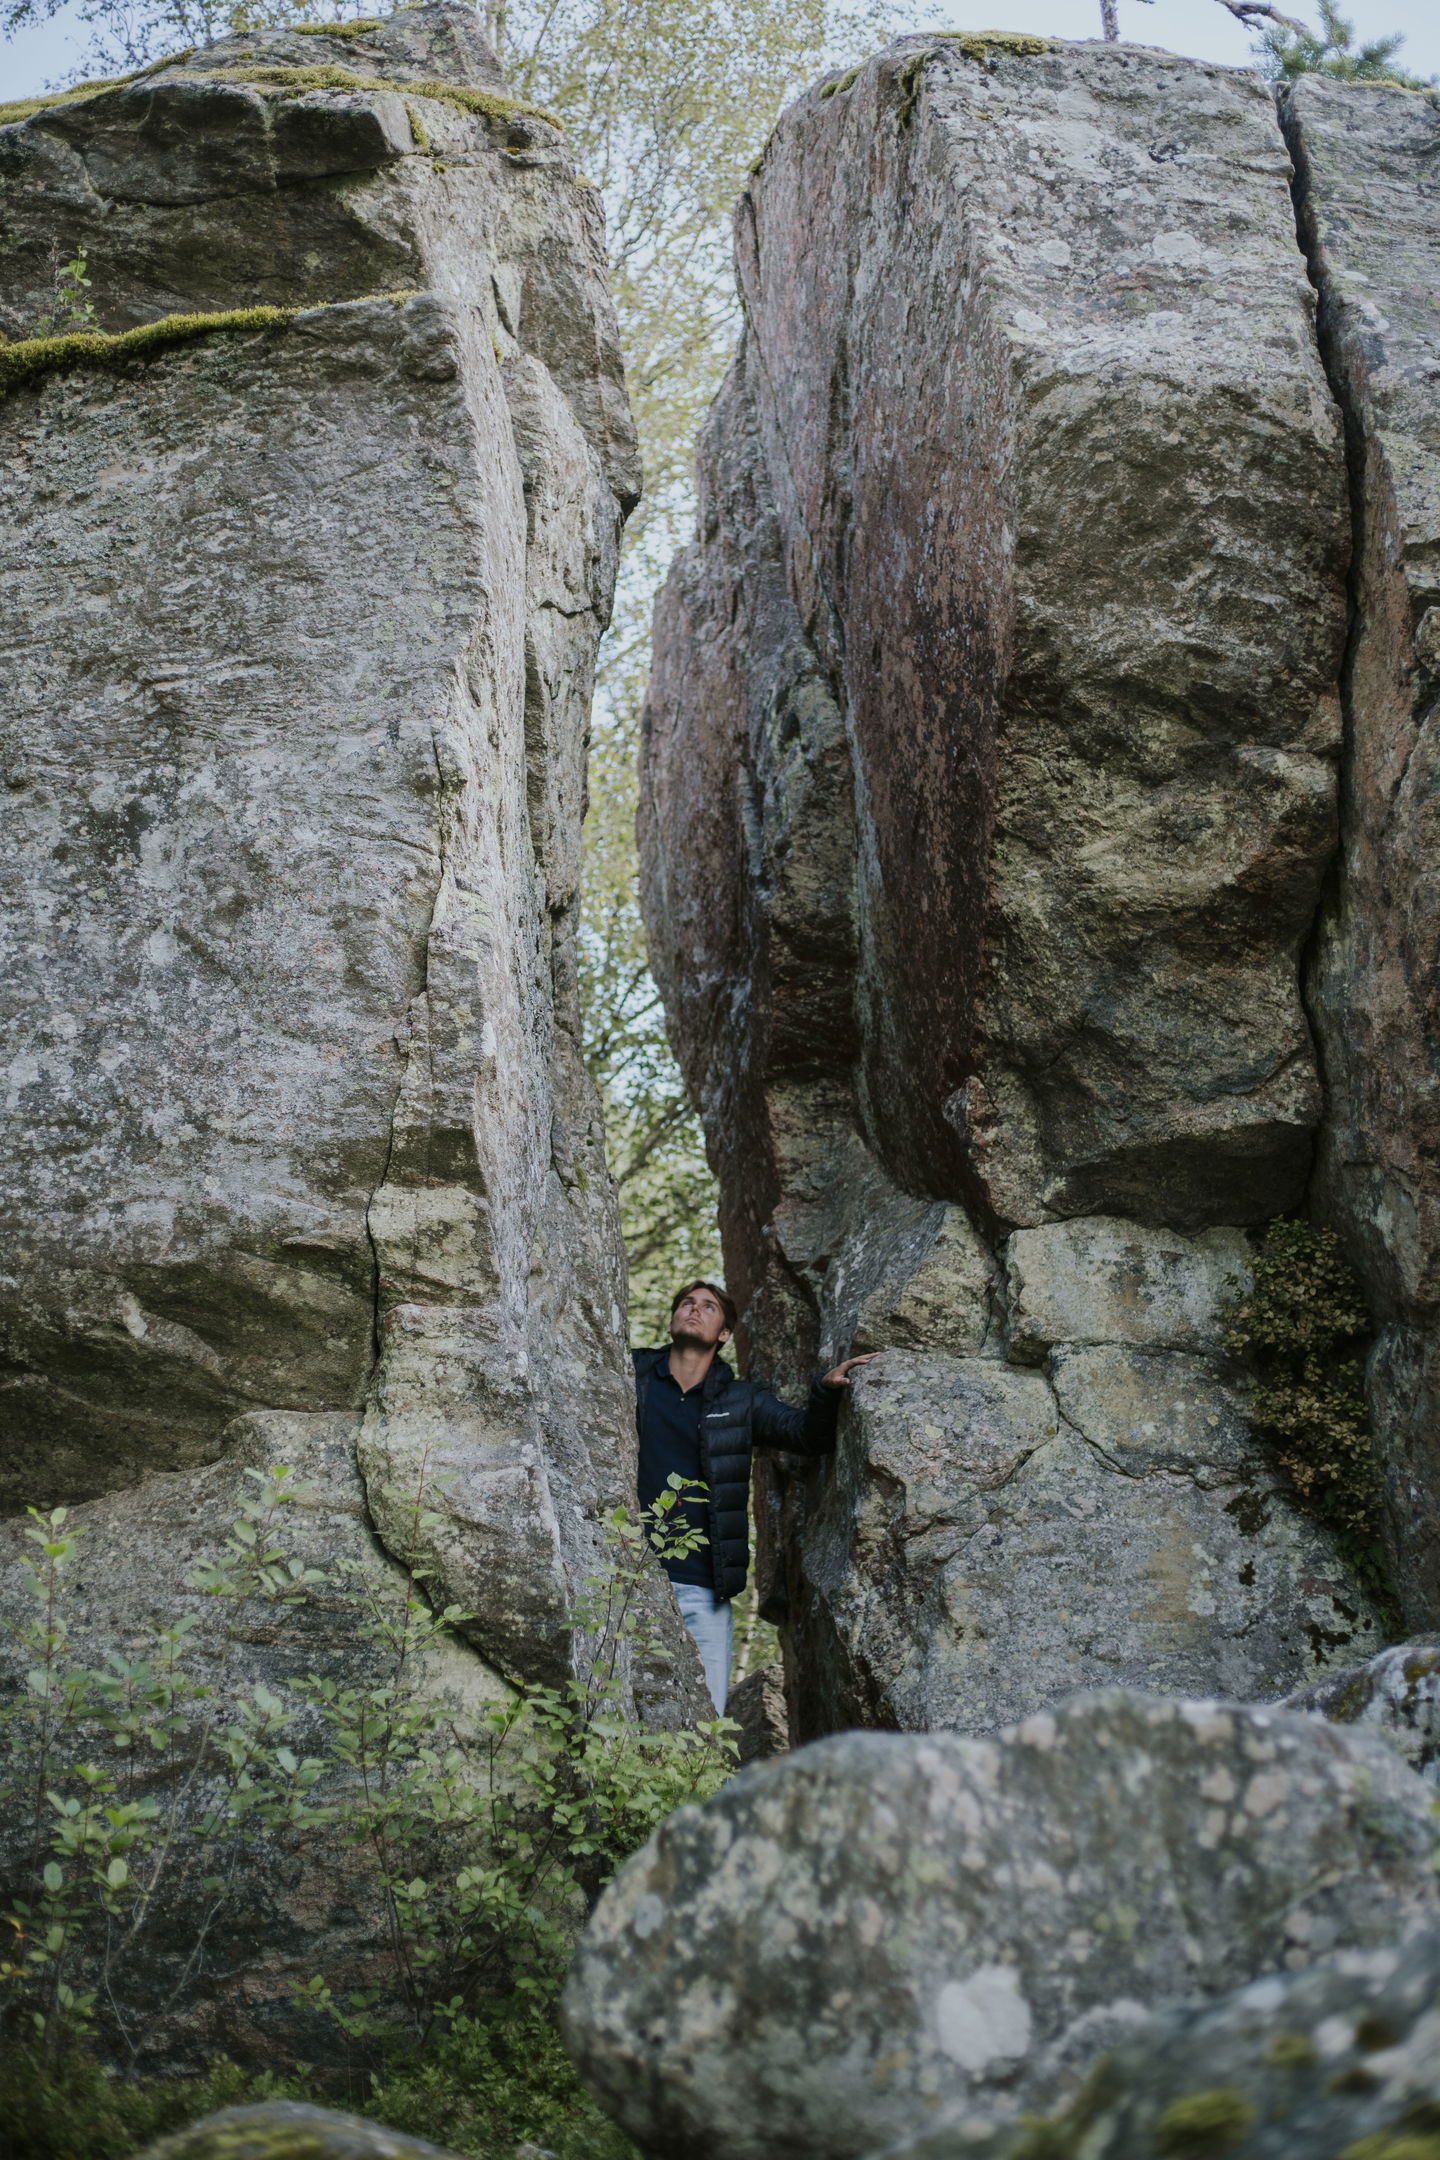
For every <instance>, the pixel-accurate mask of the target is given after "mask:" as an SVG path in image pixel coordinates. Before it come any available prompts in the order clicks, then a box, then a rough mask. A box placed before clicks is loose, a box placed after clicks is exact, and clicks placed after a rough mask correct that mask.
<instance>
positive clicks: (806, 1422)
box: [750, 1379, 840, 1455]
mask: <svg viewBox="0 0 1440 2160" xmlns="http://www.w3.org/2000/svg"><path fill="white" fill-rule="evenodd" d="M839 1416H840V1389H839V1388H827V1387H822V1386H821V1385H820V1382H819V1380H818V1379H817V1380H814V1381H812V1383H811V1386H810V1399H809V1401H808V1402H807V1403H806V1405H805V1407H804V1409H803V1410H792V1409H791V1407H790V1405H789V1403H783V1402H781V1400H780V1398H779V1396H778V1395H772V1394H771V1393H770V1391H769V1389H768V1388H761V1387H757V1388H756V1390H755V1396H754V1403H753V1408H752V1410H751V1423H750V1436H751V1439H752V1441H753V1443H754V1445H755V1446H756V1447H757V1448H788V1449H789V1451H790V1452H791V1454H794V1455H832V1454H833V1453H834V1452H835V1426H836V1422H837V1420H838V1418H839Z"/></svg>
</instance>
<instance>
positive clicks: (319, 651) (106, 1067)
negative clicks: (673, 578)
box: [0, 5, 699, 1711]
mask: <svg viewBox="0 0 1440 2160" xmlns="http://www.w3.org/2000/svg"><path fill="white" fill-rule="evenodd" d="M332 47H333V48H335V49H332ZM317 63H319V64H322V65H328V64H340V65H343V66H345V67H347V68H349V69H351V70H352V71H353V72H356V73H361V74H368V75H375V76H378V77H381V78H384V79H386V80H388V81H393V82H394V83H395V84H396V85H397V86H398V88H397V90H395V91H392V90H390V89H387V88H385V87H383V84H382V87H381V88H380V89H378V90H311V89H306V88H305V87H304V86H303V85H296V84H295V83H294V82H293V80H291V81H289V82H287V81H286V80H283V79H282V80H281V81H280V82H278V83H277V82H275V81H267V80H264V79H263V70H264V69H267V68H273V67H274V66H276V65H278V66H281V67H286V66H291V65H299V66H302V67H313V66H314V65H315V64H317ZM257 68H259V69H261V70H262V79H258V80H256V79H251V80H248V81H247V80H242V79H241V78H242V77H244V76H245V75H246V72H247V70H248V71H249V74H250V76H251V77H252V78H253V77H254V75H255V70H256V69H257ZM447 70H449V71H450V72H451V75H452V79H453V80H455V81H457V82H459V83H461V84H462V85H468V86H469V88H470V89H471V90H477V89H478V90H480V91H482V92H484V93H485V94H486V95H489V96H491V103H490V105H489V106H486V107H485V108H484V109H482V110H478V111H469V110H459V109H457V108H456V107H455V105H454V104H452V103H447V102H445V101H444V99H443V98H437V97H433V96H425V95H422V94H420V93H418V92H414V91H413V88H412V90H411V94H409V95H408V96H403V97H402V96H401V95H399V89H403V88H404V87H405V86H407V85H411V86H413V84H414V82H415V80H416V79H417V77H418V78H435V77H438V76H441V75H443V74H445V72H446V71H447ZM502 88H503V86H502V85H500V83H499V79H498V76H497V74H496V71H495V67H494V61H493V55H491V54H490V53H489V49H488V47H486V45H485V42H484V39H483V37H482V36H481V34H480V31H479V29H478V26H477V23H476V19H475V17H474V15H473V12H472V11H470V10H468V9H465V8H461V7H454V6H444V5H441V6H432V7H428V8H421V9H417V10H407V11H402V12H401V14H399V15H398V16H396V17H394V18H393V19H392V20H391V22H390V23H389V24H387V25H383V26H381V27H380V28H378V29H377V30H375V31H374V32H373V33H371V34H369V35H368V36H367V37H366V38H365V39H363V40H360V41H358V42H352V41H344V40H328V41H327V40H325V39H323V38H318V39H314V38H308V37H296V36H292V35H290V34H289V33H282V32H275V33H271V32H256V33H254V34H253V35H251V36H248V37H246V38H242V39H232V40H225V41H222V42H221V43H220V44H218V45H215V46H212V47H208V48H206V49H205V50H204V51H203V52H201V53H199V54H196V55H193V56H191V57H190V58H189V59H187V60H186V61H185V62H184V63H183V64H177V65H176V66H174V67H170V68H167V69H165V70H162V71H160V72H159V73H157V74H152V75H149V76H147V77H145V78H144V79H143V80H142V81H140V82H137V83H135V84H132V85H130V86H128V87H125V88H121V89H119V90H116V91H113V92H106V93H103V94H101V95H99V96H97V97H94V98H91V99H88V100H84V101H80V102H78V103H74V104H69V105H66V106H64V107H62V108H53V109H49V110H46V111H42V112H40V113H38V114H36V115H35V116H34V118H33V119H30V120H27V121H25V122H23V123H21V124H18V125H14V126H10V127H7V128H4V129H0V233H3V235H4V239H3V242H0V290H3V292H4V295H5V305H6V307H7V308H8V309H9V310H10V312H9V314H8V315H7V316H6V317H5V321H6V324H7V326H8V327H11V328H13V329H15V330H20V331H23V330H25V329H26V328H28V327H30V326H32V325H33V323H34V321H35V319H36V316H37V314H38V313H39V312H40V310H41V306H42V302H43V299H44V295H43V293H42V292H41V291H40V288H39V287H38V286H37V284H36V278H37V277H38V276H39V274H40V273H39V271H38V270H37V267H36V266H37V264H39V263H41V261H42V257H43V259H44V261H46V262H48V260H49V250H50V248H51V246H52V245H54V246H57V247H58V249H59V252H60V255H61V258H62V259H63V258H64V257H65V256H66V255H67V254H68V253H69V252H70V251H71V250H73V249H75V248H77V247H83V248H84V250H85V251H86V257H87V264H88V270H89V274H90V276H91V278H92V290H93V293H94V296H95V303H96V306H97V308H98V310H99V313H100V319H101V321H102V324H103V325H104V326H105V327H107V328H123V327H126V326H127V324H128V323H130V322H132V321H134V320H136V319H141V320H143V319H148V318H150V317H154V316H158V315H160V314H162V313H164V312H166V311H167V310H170V309H174V308H177V307H179V308H197V307H203V308H211V309H213V308H221V309H224V308H233V307H235V306H237V305H248V304H250V303H251V302H253V301H255V300H257V299H264V300H276V299H279V300H283V301H284V302H285V303H287V304H289V305H296V304H300V305H304V304H305V303H307V302H309V301H311V300H314V301H317V302H320V303H323V304H321V305H317V306H313V307H308V308H307V309H306V312H304V313H302V314H301V315H300V316H299V317H298V319H297V320H296V321H295V322H294V323H293V325H291V326H290V327H289V328H287V329H284V330H280V331H276V332H273V333H266V334H255V333H249V334H244V335H238V334H217V335H213V336H209V337H205V338H199V339H196V340H195V341H193V342H192V343H190V344H189V345H184V346H181V347H178V348H175V349H172V350H169V351H167V352H165V353H164V354H161V355H158V356H156V357H154V358H152V359H150V360H149V361H147V362H146V363H145V364H137V365H132V366H131V367H129V368H127V369H126V370H124V371H123V372H122V373H121V374H119V375H118V376H117V375H115V374H113V373H101V372H96V371H93V370H80V371H78V372H73V373H67V374H61V375H52V376H49V377H46V378H43V379H42V380H40V381H39V382H38V383H36V384H35V385H34V386H32V387H29V388H26V389H23V390H19V391H17V392H15V393H14V394H13V395H11V396H10V397H8V398H6V399H5V400H4V402H3V404H0V503H3V529H4V539H3V541H0V549H3V567H0V576H3V581H4V589H5V593H6V636H7V640H8V645H9V657H8V660H7V664H6V666H5V668H4V670H3V672H0V699H3V703H4V708H5V709H4V715H3V721H0V726H3V734H0V764H3V769H4V774H5V779H6V784H7V788H8V798H7V799H8V802H9V805H10V822H9V826H8V829H7V841H8V844H7V848H6V851H5V860H4V865H3V869H0V944H3V953H4V984H5V989H4V996H5V999H6V1005H5V1011H4V1030H5V1053H4V1060H5V1062H4V1080H5V1103H6V1110H5V1116H6V1124H5V1138H4V1150H3V1170H0V1255H3V1269H0V1416H3V1429H4V1447H3V1481H0V1491H3V1499H4V1503H5V1504H8V1505H9V1506H11V1507H19V1506H21V1505H23V1504H24V1503H27V1502H32V1501H33V1502H53V1501H57V1500H65V1501H73V1500H80V1499H84V1498H86V1497H88V1496H92V1495H95V1494H100V1493H104V1492H106V1491H113V1490H118V1489H120V1488H123V1487H125V1486H126V1485H128V1484H131V1483H133V1482H134V1481H135V1480H136V1479H137V1478H139V1477H141V1476H143V1475H144V1474H146V1473H147V1472H150V1471H153V1470H166V1471H179V1470H182V1469H186V1468H189V1467H193V1466H195V1465H198V1464H202V1463H205V1462H207V1461H209V1460H212V1459H213V1458H214V1457H216V1456H217V1455H218V1454H219V1453H220V1452H221V1451H222V1449H223V1448H224V1447H225V1446H226V1445H227V1440H226V1434H227V1431H233V1429H234V1421H235V1419H236V1418H237V1416H243V1415H246V1414H249V1413H252V1412H256V1411H286V1412H296V1413H307V1414H315V1415H322V1416H325V1415H330V1414H334V1413H342V1412H343V1413H356V1414H360V1415H362V1416H363V1432H362V1435H361V1439H360V1442H359V1461H360V1465H361V1471H362V1475H363V1477H364V1480H365V1486H366V1492H367V1496H368V1502H369V1506H370V1508H371V1511H372V1514H373V1516H374V1519H375V1521H376V1523H377V1525H378V1526H379V1528H380V1530H381V1534H382V1535H387V1536H389V1535H393V1533H394V1530H395V1518H396V1511H397V1510H403V1504H404V1503H403V1498H398V1497H397V1495H400V1496H404V1495H408V1494H409V1493H410V1492H411V1491H413V1489H414V1487H415V1484H416V1482H417V1480H418V1478H419V1477H420V1475H421V1473H422V1469H423V1472H424V1474H425V1476H426V1477H427V1479H428V1480H429V1481H430V1482H431V1483H432V1486H433V1485H434V1481H435V1480H436V1479H437V1478H439V1479H440V1480H441V1483H440V1484H439V1486H438V1487H437V1488H435V1489H437V1490H438V1491H439V1492H440V1493H442V1494H443V1495H444V1496H445V1497H444V1498H443V1499H442V1500H441V1502H440V1509H441V1513H442V1514H443V1515H444V1516H445V1522H444V1527H443V1528H442V1529H441V1530H438V1531H437V1532H436V1534H435V1537H434V1542H433V1550H432V1551H431V1552H430V1553H429V1554H428V1558H429V1559H430V1561H431V1563H432V1565H433V1566H434V1567H435V1569H436V1571H437V1573H436V1587H437V1590H438V1591H439V1593H440V1594H442V1595H443V1596H444V1597H446V1598H453V1599H454V1600H455V1601H457V1602H458V1603H460V1604H462V1605H463V1606H464V1607H465V1608H466V1610H467V1611H469V1612H471V1613H473V1615H474V1618H473V1620H472V1621H471V1622H470V1623H469V1625H470V1628H471V1632H472V1634H473V1636H474V1639H475V1640H476V1642H477V1644H478V1645H479V1647H480V1648H481V1649H482V1651H483V1653H484V1655H485V1657H486V1658H487V1659H488V1660H489V1662H490V1663H492V1664H493V1665H495V1666H497V1667H499V1668H501V1669H503V1670H504V1671H506V1672H507V1673H509V1674H511V1675H512V1676H525V1677H541V1676H543V1677H545V1678H549V1679H554V1678H558V1677H560V1676H561V1675H562V1674H563V1673H564V1672H565V1671H567V1670H568V1668H569V1662H570V1654H571V1643H570V1631H569V1627H568V1614H569V1609H570V1604H571V1601H572V1599H573V1596H574V1593H575V1591H576V1589H577V1587H578V1585H579V1584H580V1583H581V1582H582V1581H583V1580H584V1579H585V1577H586V1576H587V1575H588V1573H589V1572H590V1571H591V1569H592V1567H593V1565H594V1562H595V1555H596V1550H597V1542H596V1540H597V1533H596V1520H597V1517H598V1515H599V1514H600V1512H601V1511H602V1510H603V1509H605V1508H608V1507H610V1506H613V1505H614V1504H615V1503H616V1502H618V1501H619V1500H621V1499H622V1498H623V1497H624V1496H625V1494H626V1492H627V1490H629V1489H630V1488H629V1480H630V1476H631V1462H632V1450H633V1437H632V1435H633V1415H632V1410H631V1381H630V1377H629V1369H628V1357H627V1355H626V1350H625V1336H624V1325H623V1307H624V1303H625V1287H624V1263H623V1254H622V1248H621V1244H620V1238H619V1230H618V1223H617V1219H616V1213H615V1207H614V1200H613V1193H612V1190H611V1187H610V1184H609V1180H608V1176H607V1174H606V1170H605V1165H604V1157H603V1136H602V1132H601V1126H600V1116H599V1107H598V1103H597V1101H596V1098H595V1096H594V1092H593V1090H592V1088H591V1086H590V1083H589V1081H588V1079H587V1077H586V1075H585V1072H584V1068H583V1064H582V1061H581V1057H580V1049H579V1017H578V1004H577V994H576V975H575V956H574V939H575V926H576V914H577V907H578V881H579V860H580V818H581V813H582V806H583V799H584V787H585V741H586V730H587V726H588V714H589V698H590V690H591V683H592V678H593V666H594V654H595V647H596V643H597V640H598V637H599V635H600V632H601V630H602V629H603V627H604V624H605V622H606V620H607V618H608V611H609V605H610V596H611V589H612V585H613V579H614V571H615V557H616V546H617V542H618V537H619V531H620V526H621V522H622V519H623V515H624V513H625V511H626V509H627V508H628V506H629V505H630V503H631V502H632V501H633V499H634V495H635V491H636V488H637V485H638V466H637V458H636V451H635V441H634V434H633V430H632V428H631V425H630V422H629V418H628V413H627V409H626V405H625V398H624V389H623V383H622V379H621V367H620V358H619V351H618V346H617V343H616V333H615V324H614V317H613V312H612V309H611V305H610V300H609V297H608V293H607V290H606V284H605V265H604V235H603V225H602V216H601V210H600V204H599V199H598V197H597V196H596V194H595V191H594V190H593V189H592V188H590V187H588V186H586V185H585V184H583V183H582V182H580V181H578V180H577V178H576V175H575V173H574V170H573V167H572V165H571V163H570V160H569V158H568V156H567V154H566V152H565V149H564V145H563V142H562V140H561V137H560V135H559V133H558V130H557V129H556V128H554V127H552V126H550V125H549V124H548V123H546V122H543V121H541V120H539V119H533V118H526V117H525V116H523V115H516V114H515V112H514V111H513V110H512V104H513V101H509V100H507V99H505V98H504V97H503V96H502V95H501V94H500V93H501V91H502ZM407 116H408V117H407ZM297 145H301V146H305V145H308V146H309V147H308V148H305V149H304V155H303V156H302V155H301V149H300V148H297ZM326 145H329V150H328V151H325V146H326ZM322 151H325V154H324V155H322ZM332 153H333V154H332ZM287 160H288V162H287ZM277 221H278V222H277ZM261 246H263V250H264V252H265V253H266V255H267V259H268V268H267V271H266V274H265V276H264V277H263V278H262V277H257V275H256V261H255V251H256V248H257V247H261ZM413 288H419V290H413V291H412V296H411V297H408V298H406V297H404V294H405V291H406V290H407V289H413ZM377 291H378V292H380V293H382V294H383V293H385V292H389V291H394V292H396V293H397V297H396V298H394V299H391V298H385V297H378V298H377V297H367V296H369V295H373V294H375V293H376V292H377ZM653 1594H654V1597H655V1602H656V1612H657V1615H658V1617H659V1619H660V1622H661V1625H662V1627H663V1628H664V1629H665V1630H666V1631H667V1632H668V1635H669V1638H670V1643H671V1651H672V1667H673V1676H674V1679H675V1682H676V1686H675V1687H672V1689H671V1691H670V1699H669V1709H670V1710H677V1709H679V1710H682V1711H683V1709H684V1708H685V1706H686V1705H687V1704H690V1703H692V1701H693V1702H698V1700H699V1697H698V1694H696V1692H695V1691H696V1689H697V1688H698V1668H696V1667H695V1664H694V1659H693V1656H692V1654H691V1651H690V1648H689V1645H688V1639H686V1638H684V1637H683V1632H682V1631H681V1630H680V1628H679V1624H678V1620H677V1619H676V1618H675V1616H674V1614H673V1610H672V1609H671V1601H670V1600H669V1598H668V1595H667V1594H666V1592H665V1590H664V1586H663V1584H662V1583H660V1582H659V1579H658V1575H657V1580H656V1585H655V1589H654V1593H653ZM677 1688H678V1692H677Z"/></svg>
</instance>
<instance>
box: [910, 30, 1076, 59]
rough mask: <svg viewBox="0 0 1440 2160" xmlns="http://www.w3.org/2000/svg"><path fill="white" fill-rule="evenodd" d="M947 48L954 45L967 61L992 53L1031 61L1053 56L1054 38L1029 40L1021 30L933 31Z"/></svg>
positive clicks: (1032, 38)
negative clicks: (1045, 54) (1044, 55)
mask: <svg viewBox="0 0 1440 2160" xmlns="http://www.w3.org/2000/svg"><path fill="white" fill-rule="evenodd" d="M935 35H936V37H940V38H944V40H945V42H946V44H947V45H958V46H959V48H960V50H961V52H963V53H964V55H965V57H966V59H967V60H988V59H989V58H990V57H991V55H992V54H993V53H1009V54H1010V55H1011V56H1012V58H1015V59H1018V60H1034V59H1036V58H1037V57H1038V56H1039V55H1040V54H1041V53H1048V52H1054V51H1055V50H1056V48H1057V41H1056V40H1055V39H1054V38H1046V37H1032V36H1031V35H1030V34H1029V33H1028V32H1027V31H1023V30H937V31H936V32H935Z"/></svg>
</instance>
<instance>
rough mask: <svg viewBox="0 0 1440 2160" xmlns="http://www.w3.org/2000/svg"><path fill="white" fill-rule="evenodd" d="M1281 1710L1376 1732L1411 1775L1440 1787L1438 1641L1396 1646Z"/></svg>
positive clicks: (1427, 1639)
mask: <svg viewBox="0 0 1440 2160" xmlns="http://www.w3.org/2000/svg"><path fill="white" fill-rule="evenodd" d="M1283 1707H1284V1708H1285V1709H1287V1710H1305V1711H1308V1712H1309V1713H1310V1714H1311V1715H1312V1716H1317V1717H1323V1718H1325V1719H1326V1720H1327V1721H1328V1722H1329V1723H1330V1724H1332V1725H1363V1726H1364V1727H1365V1728H1366V1729H1367V1730H1368V1731H1371V1732H1378V1733H1379V1734H1380V1735H1381V1736H1382V1738H1384V1739H1386V1740H1388V1741H1389V1742H1390V1744H1391V1746H1392V1747H1394V1748H1396V1749H1398V1751H1399V1753H1400V1754H1401V1755H1402V1756H1403V1757H1404V1759H1405V1761H1406V1762H1408V1763H1409V1765H1410V1767H1411V1769H1412V1770H1415V1771H1418V1772H1419V1774H1420V1776H1421V1777H1423V1778H1424V1779H1426V1781H1427V1782H1428V1783H1429V1784H1431V1785H1440V1635H1426V1636H1422V1637H1419V1638H1417V1639H1416V1640H1415V1641H1414V1642H1406V1643H1397V1644H1395V1645H1394V1646H1393V1648H1391V1649H1389V1650H1382V1651H1381V1652H1380V1655H1379V1656H1378V1657H1373V1658H1371V1659H1370V1660H1369V1662H1368V1663H1367V1664H1364V1665H1357V1666H1353V1667H1352V1668H1351V1669H1350V1671H1348V1672H1341V1673H1334V1674H1332V1675H1330V1676H1329V1677H1328V1678H1326V1679H1324V1680H1317V1681H1316V1682H1315V1684H1314V1686H1313V1687H1307V1688H1301V1689H1299V1690H1298V1692H1297V1693H1296V1694H1294V1695H1287V1696H1286V1698H1285V1701H1284V1705H1283Z"/></svg>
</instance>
